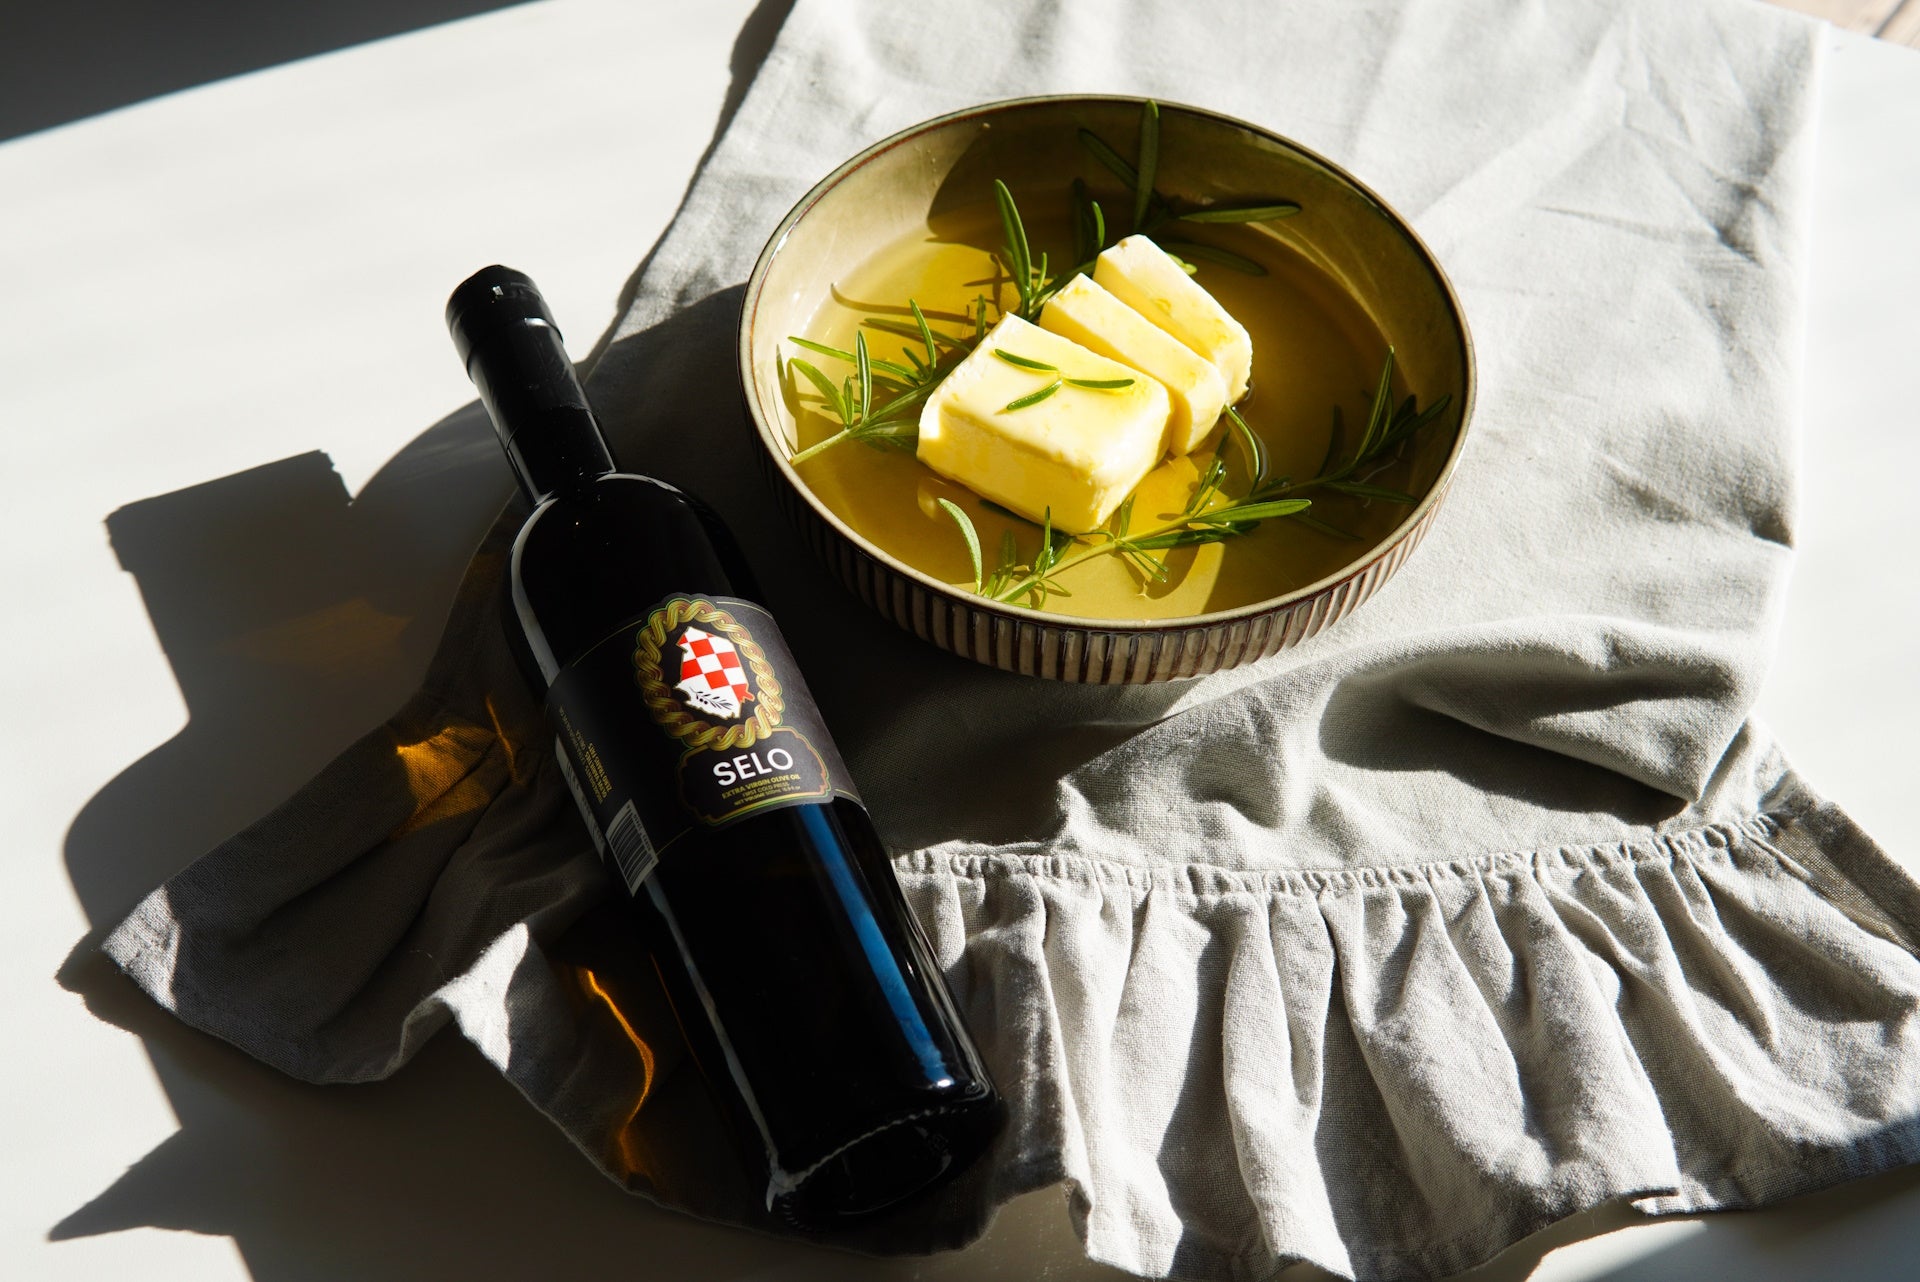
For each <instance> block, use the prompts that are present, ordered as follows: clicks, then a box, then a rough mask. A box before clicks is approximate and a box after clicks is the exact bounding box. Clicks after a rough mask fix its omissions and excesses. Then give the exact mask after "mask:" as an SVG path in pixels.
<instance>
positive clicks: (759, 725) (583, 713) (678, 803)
mask: <svg viewBox="0 0 1920 1282" xmlns="http://www.w3.org/2000/svg"><path fill="white" fill-rule="evenodd" d="M547 713H548V716H549V717H550V718H551V720H552V723H553V725H554V728H555V730H556V731H557V740H558V742H557V745H556V746H557V748H558V757H559V761H560V767H561V773H562V774H563V775H564V776H565V778H566V780H567V786H568V787H569V788H570V789H571V790H572V792H573V795H574V798H575V800H577V801H578V802H579V803H580V811H581V813H582V814H583V815H584V816H585V817H586V820H587V828H588V829H589V831H591V832H592V834H593V839H594V843H595V844H596V845H597V846H598V847H599V848H600V853H601V855H602V856H603V857H604V858H608V859H611V860H612V861H613V863H614V864H615V866H616V867H618V869H619V870H620V874H621V877H622V878H623V879H624V880H625V881H626V883H627V888H628V889H629V890H631V891H635V892H637V891H638V890H639V888H640V883H641V882H642V881H644V880H645V879H646V876H647V874H648V873H650V872H651V871H653V868H654V866H655V864H657V863H658V862H659V859H660V856H661V854H662V852H664V851H666V850H667V849H669V848H670V847H671V846H672V845H673V844H674V843H675V842H676V841H678V840H679V839H680V838H682V837H684V836H686V835H687V834H688V833H689V832H693V831H696V830H698V829H702V828H719V827H723V826H725V825H727V824H730V823H733V822H735V821H736V820H739V819H741V818H743V817H745V816H747V815H753V814H759V813H761V812H763V811H766V810H773V809H778V808H779V807H782V806H795V805H803V804H807V803H817V802H820V801H825V800H827V799H828V798H831V797H835V796H841V797H846V798H848V799H850V800H853V801H858V800H859V799H860V798H859V794H858V793H856V792H855V791H854V788H853V783H852V780H851V779H850V778H849V777H848V775H847V768H846V765H845V763H843V762H842V761H841V760H840V755H839V753H838V752H836V751H835V750H834V746H833V741H832V739H830V738H829V737H828V736H827V730H826V726H825V725H824V724H822V722H821V720H820V713H819V710H818V709H816V708H815V707H814V706H813V699H812V696H810V695H809V694H808V693H807V687H806V684H805V683H804V682H803V681H802V680H801V679H800V670H799V668H798V666H797V665H796V664H795V663H794V661H793V656H792V655H791V654H790V653H788V651H787V644H786V641H785V640H784V639H783V638H782V637H781V635H780V629H779V628H778V627H777V626H776V625H775V624H774V621H773V616H772V615H770V614H768V613H767V612H766V611H765V610H763V609H761V608H760V607H759V606H757V605H755V604H753V602H751V601H742V600H740V599H739V598H737V597H722V596H692V595H681V594H675V595H673V596H669V597H667V598H666V599H665V600H663V601H661V602H660V603H659V604H658V605H656V606H654V607H653V609H651V610H649V611H648V612H647V613H646V614H645V615H644V616H643V617H641V618H639V619H637V620H635V621H634V622H632V623H630V624H627V625H626V626H624V627H622V628H620V629H619V630H618V631H616V632H614V633H613V634H612V635H611V636H608V637H607V638H606V639H605V640H603V641H601V642H600V643H599V644H598V645H596V646H594V647H593V648H592V649H591V650H589V651H587V653H586V654H584V655H582V656H581V657H580V659H579V660H578V661H577V662H575V663H573V664H571V665H570V666H569V667H568V668H567V669H566V670H565V671H563V672H562V673H561V674H560V675H559V677H558V678H557V679H555V681H554V683H553V686H552V688H551V689H550V690H549V691H548V692H547Z"/></svg>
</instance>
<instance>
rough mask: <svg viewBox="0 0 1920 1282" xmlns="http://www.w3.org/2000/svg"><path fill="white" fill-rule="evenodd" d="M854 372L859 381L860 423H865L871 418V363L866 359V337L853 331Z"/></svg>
mask: <svg viewBox="0 0 1920 1282" xmlns="http://www.w3.org/2000/svg"><path fill="white" fill-rule="evenodd" d="M853 356H854V362H853V363H854V372H855V373H856V374H857V375H858V376H859V379H860V421H861V422H862V423H864V422H866V421H867V420H868V419H869V418H871V417H872V416H873V362H872V361H871V360H869V359H868V358H867V336H866V335H865V334H862V333H860V332H859V331H858V330H855V331H854V335H853Z"/></svg>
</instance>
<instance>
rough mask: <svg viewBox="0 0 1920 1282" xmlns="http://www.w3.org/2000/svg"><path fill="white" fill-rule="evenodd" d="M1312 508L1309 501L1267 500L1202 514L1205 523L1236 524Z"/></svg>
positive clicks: (1239, 504)
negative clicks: (1224, 522) (1221, 522)
mask: <svg viewBox="0 0 1920 1282" xmlns="http://www.w3.org/2000/svg"><path fill="white" fill-rule="evenodd" d="M1312 506H1313V502H1312V500H1311V499H1269V500H1268V501H1267V502H1265V503H1235V504H1234V505H1233V506H1232V507H1223V508H1216V509H1214V510H1213V511H1211V512H1207V513H1204V514H1203V516H1202V518H1201V519H1203V520H1206V521H1228V522H1232V523H1234V524H1238V523H1240V522H1242V521H1265V520H1268V519H1270V518H1272V517H1276V516H1292V515H1293V514H1294V513H1295V512H1304V511H1306V510H1307V509H1308V508H1310V507H1312Z"/></svg>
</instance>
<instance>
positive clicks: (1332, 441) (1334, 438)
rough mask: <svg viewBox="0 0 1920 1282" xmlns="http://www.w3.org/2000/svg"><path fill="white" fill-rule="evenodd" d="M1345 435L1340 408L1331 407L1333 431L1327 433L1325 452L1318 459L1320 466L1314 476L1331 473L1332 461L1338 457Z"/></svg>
mask: <svg viewBox="0 0 1920 1282" xmlns="http://www.w3.org/2000/svg"><path fill="white" fill-rule="evenodd" d="M1346 434H1347V432H1346V425H1345V424H1344V422H1343V421H1342V419H1341V416H1340V407H1339V406H1338V405H1336V406H1334V407H1333V429H1332V430H1331V431H1329V432H1328V433H1327V452H1326V453H1325V454H1324V455H1322V456H1321V458H1320V466H1319V467H1318V468H1317V469H1316V470H1315V472H1314V475H1315V476H1325V475H1326V474H1327V473H1329V472H1331V471H1333V465H1334V460H1336V459H1338V458H1339V457H1340V440H1341V438H1342V437H1344V436H1345V435H1346Z"/></svg>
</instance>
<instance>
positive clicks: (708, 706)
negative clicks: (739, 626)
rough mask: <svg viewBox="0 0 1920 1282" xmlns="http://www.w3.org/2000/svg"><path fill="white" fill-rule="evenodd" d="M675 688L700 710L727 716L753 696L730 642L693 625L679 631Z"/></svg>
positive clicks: (736, 713) (738, 657) (736, 715)
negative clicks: (677, 676) (678, 677)
mask: <svg viewBox="0 0 1920 1282" xmlns="http://www.w3.org/2000/svg"><path fill="white" fill-rule="evenodd" d="M674 688H675V689H677V690H679V691H680V692H681V693H682V694H684V695H686V697H687V702H688V703H690V704H692V705H693V706H694V707H696V708H698V709H700V710H701V711H702V712H707V713H711V714H713V715H714V716H718V717H725V718H727V719H729V720H731V719H733V718H734V717H738V716H739V715H740V708H741V706H742V705H743V704H745V703H746V702H747V700H749V699H751V698H753V694H752V692H751V691H750V690H749V689H748V687H747V671H746V666H745V665H744V664H742V663H741V662H740V651H739V650H738V649H736V648H735V647H734V644H733V642H731V641H729V640H727V639H726V638H725V637H722V636H716V635H714V634H713V633H711V632H705V631H702V630H701V629H699V628H696V627H689V628H687V630H686V631H685V632H682V633H681V634H680V682H679V684H678V685H677V686H675V687H674Z"/></svg>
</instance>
